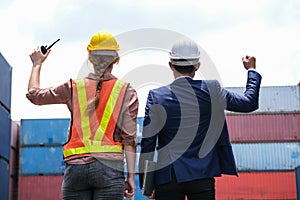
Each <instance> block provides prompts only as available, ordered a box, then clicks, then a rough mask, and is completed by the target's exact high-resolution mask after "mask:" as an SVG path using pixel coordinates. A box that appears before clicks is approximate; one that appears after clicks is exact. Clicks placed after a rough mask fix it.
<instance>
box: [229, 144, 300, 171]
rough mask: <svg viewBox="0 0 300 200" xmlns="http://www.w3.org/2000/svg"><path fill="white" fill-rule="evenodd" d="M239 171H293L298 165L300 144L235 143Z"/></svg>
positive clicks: (299, 162) (299, 161)
mask: <svg viewBox="0 0 300 200" xmlns="http://www.w3.org/2000/svg"><path fill="white" fill-rule="evenodd" d="M232 148H233V153H234V155H235V158H236V164H237V168H238V170H239V171H280V170H294V169H295V168H296V167H297V166H299V165H300V143H298V142H283V143H241V144H239V143H235V144H232Z"/></svg>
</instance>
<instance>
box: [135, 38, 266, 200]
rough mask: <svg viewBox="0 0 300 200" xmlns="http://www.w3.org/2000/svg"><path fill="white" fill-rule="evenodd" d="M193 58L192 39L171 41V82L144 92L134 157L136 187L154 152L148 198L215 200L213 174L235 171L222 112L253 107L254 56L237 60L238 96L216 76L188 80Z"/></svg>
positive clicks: (195, 60) (194, 64) (194, 68)
mask: <svg viewBox="0 0 300 200" xmlns="http://www.w3.org/2000/svg"><path fill="white" fill-rule="evenodd" d="M199 58H200V52H199V48H198V46H197V44H196V43H195V42H193V41H191V40H179V41H177V42H176V43H174V45H173V46H172V49H171V51H170V62H169V65H170V68H171V70H172V71H173V75H174V77H175V80H174V81H173V82H172V83H171V84H169V85H166V86H163V87H160V88H157V89H153V90H150V91H149V94H148V99H147V104H146V108H145V117H144V125H143V133H142V134H143V138H142V141H141V154H140V159H139V170H140V172H141V173H140V187H141V188H142V186H143V173H142V172H143V169H144V162H145V160H153V158H154V157H156V156H157V166H156V171H155V189H154V191H153V193H152V195H151V196H148V197H149V198H155V199H156V200H177V199H178V200H184V199H185V197H186V196H187V197H188V199H189V200H199V199H215V180H214V177H218V176H221V174H229V175H236V176H237V175H238V173H237V169H236V164H235V159H234V156H233V152H232V147H231V143H230V139H229V135H228V129H227V124H226V119H225V114H224V111H225V110H228V111H235V112H245V113H246V112H252V111H254V110H256V109H257V108H258V98H259V89H260V83H261V75H260V74H259V73H258V72H256V69H255V68H256V64H255V62H256V59H255V57H253V56H248V55H247V56H245V57H243V58H242V62H243V65H244V68H245V69H246V70H247V71H248V78H247V84H246V88H245V92H244V94H243V95H240V94H236V93H233V92H230V91H228V90H226V89H224V88H222V87H221V86H220V84H219V82H218V81H217V80H194V79H193V77H194V75H195V72H196V71H197V70H198V69H199V67H200V62H199ZM155 151H156V156H154V155H155Z"/></svg>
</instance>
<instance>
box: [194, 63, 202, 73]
mask: <svg viewBox="0 0 300 200" xmlns="http://www.w3.org/2000/svg"><path fill="white" fill-rule="evenodd" d="M200 65H201V64H200V62H199V63H198V64H197V65H196V66H195V71H197V70H198V69H199V68H200Z"/></svg>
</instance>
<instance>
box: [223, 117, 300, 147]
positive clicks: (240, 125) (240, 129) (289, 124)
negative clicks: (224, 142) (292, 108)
mask: <svg viewBox="0 0 300 200" xmlns="http://www.w3.org/2000/svg"><path fill="white" fill-rule="evenodd" d="M226 119H227V123H228V130H229V135H230V140H231V141H232V142H288V141H300V113H287V114H239V115H229V114H227V115H226Z"/></svg>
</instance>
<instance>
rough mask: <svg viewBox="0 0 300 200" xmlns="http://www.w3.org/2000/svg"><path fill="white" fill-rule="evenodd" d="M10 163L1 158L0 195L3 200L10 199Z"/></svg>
mask: <svg viewBox="0 0 300 200" xmlns="http://www.w3.org/2000/svg"><path fill="white" fill-rule="evenodd" d="M9 177H10V176H9V163H8V162H7V161H6V160H4V159H1V158H0V195H1V199H3V200H7V199H8V198H9Z"/></svg>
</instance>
